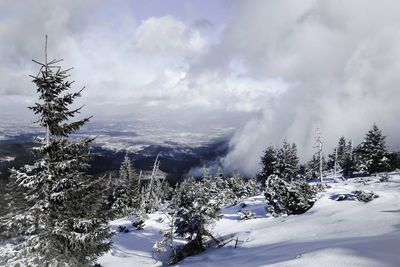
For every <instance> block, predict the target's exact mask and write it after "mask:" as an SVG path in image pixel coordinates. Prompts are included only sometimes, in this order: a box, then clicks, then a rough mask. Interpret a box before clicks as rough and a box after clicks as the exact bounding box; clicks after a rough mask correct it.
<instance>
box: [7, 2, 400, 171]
mask: <svg viewBox="0 0 400 267" xmlns="http://www.w3.org/2000/svg"><path fill="white" fill-rule="evenodd" d="M45 34H48V35H49V57H50V58H64V59H65V61H64V63H63V66H64V67H66V68H67V67H71V66H73V67H74V68H75V69H74V70H73V72H72V77H73V79H74V80H76V86H77V89H78V87H79V86H83V85H85V86H86V88H87V89H86V90H85V93H84V97H83V98H82V102H83V103H85V104H86V112H88V113H90V114H93V115H94V116H95V118H98V119H99V120H100V119H103V118H108V119H110V118H112V119H116V120H118V119H122V118H124V119H125V118H132V119H135V118H144V117H145V118H148V119H149V120H151V119H162V120H177V121H178V122H179V123H180V125H181V126H182V125H183V127H184V126H185V125H187V127H188V128H190V130H191V131H193V130H195V129H196V127H199V128H201V129H206V128H207V127H214V128H215V127H218V125H221V126H223V127H233V128H235V129H237V132H236V134H235V136H234V137H233V139H232V141H231V146H232V147H231V148H232V151H231V152H230V154H229V155H228V156H227V158H226V159H225V165H226V166H227V167H231V168H239V169H242V170H243V171H244V172H247V173H254V171H255V169H256V168H257V167H258V165H257V164H258V158H259V156H260V155H261V153H262V150H264V149H265V147H266V146H268V145H269V144H276V145H277V144H280V143H281V142H282V140H283V139H284V138H286V139H287V140H289V141H294V142H296V143H297V144H298V146H299V150H300V152H301V153H302V154H303V155H307V156H309V155H311V153H312V150H313V143H314V133H315V129H316V128H317V127H320V128H321V131H322V134H323V137H324V138H325V140H326V144H327V148H332V147H333V146H334V145H335V144H336V142H337V139H338V137H340V136H341V135H344V136H346V137H348V138H351V139H353V140H355V142H359V141H360V140H361V138H362V136H364V134H365V132H366V131H367V130H368V129H369V128H370V127H371V125H372V124H373V123H374V122H376V123H377V124H378V126H379V127H380V128H382V129H383V130H384V133H385V134H386V135H388V142H389V144H390V145H391V146H392V147H397V148H398V147H399V144H400V138H399V136H400V127H399V119H398V118H399V111H400V88H399V86H400V1H397V0H393V1H385V0H381V1H372V0H371V1H365V0H351V1H347V0H346V1H344V0H343V1H338V0H334V1H333V0H332V1H329V0H324V1H316V0H304V1H296V0H293V1H268V0H265V1H217V0H210V1H204V0H201V1H183V0H182V1H177V0H174V1H172V0H158V1H155V0H146V1H128V0H126V1H122V0H120V1H80V0H68V1H67V0H66V1H54V0H41V1H33V0H32V1H15V0H9V1H8V0H1V1H0V55H1V61H0V112H1V115H2V116H0V118H3V119H4V118H16V119H17V120H18V118H20V117H23V116H25V115H26V114H29V111H28V110H27V109H26V106H28V105H31V104H32V103H34V101H36V99H37V95H36V92H35V88H34V86H33V84H32V83H31V81H30V78H29V77H28V74H35V73H36V72H37V66H35V64H33V63H32V62H31V59H32V58H33V59H38V60H41V59H43V46H44V36H45ZM176 123H177V122H176V121H174V122H172V121H171V127H175V125H176ZM328 152H330V151H328Z"/></svg>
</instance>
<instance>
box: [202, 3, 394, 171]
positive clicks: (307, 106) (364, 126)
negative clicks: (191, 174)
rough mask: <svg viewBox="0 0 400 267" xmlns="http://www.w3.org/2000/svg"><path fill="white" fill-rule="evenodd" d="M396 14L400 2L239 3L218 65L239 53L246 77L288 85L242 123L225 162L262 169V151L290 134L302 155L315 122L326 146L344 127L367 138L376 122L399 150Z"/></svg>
mask: <svg viewBox="0 0 400 267" xmlns="http://www.w3.org/2000/svg"><path fill="white" fill-rule="evenodd" d="M399 14H400V2H398V1H249V2H247V1H246V2H240V3H239V4H238V6H237V8H236V14H235V17H234V19H233V20H232V23H230V24H229V25H228V26H227V28H226V30H225V32H224V36H223V38H222V41H221V43H220V44H219V45H218V46H216V47H215V48H214V50H213V51H212V52H211V53H210V55H209V57H210V61H212V58H214V56H215V55H218V58H219V60H218V62H215V61H214V62H213V63H214V65H213V66H214V67H215V69H217V70H221V69H225V68H226V67H227V66H228V65H229V63H230V62H231V61H232V60H240V61H241V62H242V64H243V66H245V68H246V69H247V71H248V75H251V76H252V77H280V78H282V79H283V80H284V81H285V82H287V83H288V84H290V85H291V86H290V88H289V89H288V90H286V91H285V92H284V93H283V94H281V95H279V96H278V97H276V98H275V99H274V101H273V103H268V102H266V103H265V105H263V106H261V107H260V108H261V109H262V110H263V112H262V115H261V116H259V117H256V118H254V119H252V120H251V121H249V122H248V123H247V124H246V125H245V126H244V127H243V128H242V129H241V130H238V131H237V133H236V134H235V136H234V137H233V139H232V140H231V152H230V153H229V154H228V156H227V157H226V158H225V159H224V160H223V164H224V167H225V169H227V170H230V169H239V170H242V171H243V172H244V173H245V174H248V175H251V174H254V173H256V172H257V171H258V168H259V166H258V164H259V157H260V156H261V154H262V151H263V150H264V149H265V148H266V147H267V146H268V145H270V144H272V145H277V144H281V142H282V140H283V139H284V138H286V139H287V140H289V141H291V142H296V143H297V144H298V147H299V151H300V154H301V157H302V159H303V160H305V159H307V158H308V157H310V156H311V155H312V153H313V150H314V149H313V145H314V138H315V130H316V128H317V127H319V128H320V129H321V132H322V136H323V138H324V140H325V143H326V149H325V151H326V152H328V153H331V149H332V148H333V146H334V145H336V143H337V139H338V138H339V137H340V136H341V135H344V136H346V137H347V138H351V139H353V140H354V142H355V143H358V142H359V141H361V139H362V137H363V136H364V134H365V132H366V131H367V130H368V129H369V128H370V127H371V125H372V124H373V123H374V122H376V123H377V124H378V126H379V127H381V128H382V129H383V131H384V133H385V134H386V135H387V136H388V137H387V141H388V143H389V145H390V146H391V147H392V148H399V146H398V145H399V144H400V126H399V120H398V118H399V111H400V75H399V73H400V45H399V44H400V16H399ZM204 64H207V63H204Z"/></svg>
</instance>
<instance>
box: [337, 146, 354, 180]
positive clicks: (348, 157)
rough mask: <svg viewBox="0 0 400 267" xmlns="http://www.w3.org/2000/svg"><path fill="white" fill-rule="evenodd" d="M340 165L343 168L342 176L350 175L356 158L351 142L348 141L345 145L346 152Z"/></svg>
mask: <svg viewBox="0 0 400 267" xmlns="http://www.w3.org/2000/svg"><path fill="white" fill-rule="evenodd" d="M340 167H341V168H342V170H343V175H344V176H349V177H352V176H353V173H354V172H355V171H356V170H357V169H356V160H355V155H354V151H353V143H352V142H351V141H349V142H348V143H347V146H346V152H345V154H344V156H343V160H342V162H341V165H340Z"/></svg>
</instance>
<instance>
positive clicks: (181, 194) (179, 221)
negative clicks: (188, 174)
mask: <svg viewBox="0 0 400 267" xmlns="http://www.w3.org/2000/svg"><path fill="white" fill-rule="evenodd" d="M171 208H174V209H175V210H176V218H175V221H174V225H175V233H176V234H177V235H178V236H179V237H185V238H186V239H187V240H188V243H187V244H186V245H185V247H184V252H185V254H187V255H193V254H196V253H199V252H201V251H204V250H205V241H206V239H205V238H211V239H212V240H213V241H215V242H216V243H218V240H217V239H216V238H215V237H214V236H213V234H212V233H211V232H210V230H209V229H208V228H209V226H210V225H211V224H213V223H214V222H215V221H216V220H219V219H220V218H221V215H220V207H219V204H218V203H217V202H215V201H212V200H211V199H210V197H209V194H208V193H207V188H205V187H204V186H203V184H202V183H196V181H195V180H194V179H193V178H190V179H186V180H185V181H183V182H182V183H181V185H180V186H179V189H178V190H177V191H176V194H175V196H174V197H173V199H172V201H171Z"/></svg>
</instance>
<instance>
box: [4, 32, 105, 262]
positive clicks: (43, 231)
mask: <svg viewBox="0 0 400 267" xmlns="http://www.w3.org/2000/svg"><path fill="white" fill-rule="evenodd" d="M45 52H46V53H45V54H46V55H45V62H44V63H40V62H36V61H35V62H36V63H38V64H39V65H40V71H39V73H38V74H37V75H36V76H32V78H33V83H34V84H35V85H36V87H37V93H38V94H39V102H38V103H36V104H35V105H34V106H33V107H30V109H31V110H33V112H34V113H35V114H36V115H38V116H39V119H38V121H37V123H38V124H39V125H41V126H43V127H44V128H45V129H46V135H45V138H38V140H39V141H40V143H41V146H39V147H38V148H37V149H36V153H38V155H39V160H37V161H36V162H35V163H34V164H33V165H32V166H25V167H23V168H21V169H19V170H12V177H13V178H12V179H13V180H14V182H13V183H14V185H15V187H16V188H23V189H22V190H21V191H22V192H23V194H24V199H25V200H26V203H25V204H26V206H20V209H18V210H19V212H20V214H19V215H18V216H22V218H23V219H26V221H25V222H26V225H27V226H29V227H28V229H25V227H23V228H21V230H22V232H21V233H19V234H21V236H22V237H23V239H24V242H23V243H22V244H20V247H18V249H19V252H18V255H17V256H16V257H19V258H22V259H20V260H21V261H22V263H23V264H25V265H27V266H87V265H89V264H91V263H93V262H95V261H96V259H97V258H98V257H99V256H100V255H102V254H103V253H105V252H106V251H108V250H109V248H110V245H111V243H110V242H109V241H107V239H108V238H109V237H110V236H111V232H110V229H109V226H108V224H107V217H108V215H107V214H106V213H105V212H104V211H101V206H102V203H103V196H104V195H105V194H104V190H105V189H104V187H103V184H104V181H103V179H94V178H92V177H90V176H88V175H87V174H85V172H84V171H85V169H87V168H88V167H89V160H90V154H89V153H88V152H87V150H88V146H89V144H90V143H91V142H92V141H93V138H84V139H81V140H76V141H73V140H72V139H71V138H69V136H70V135H71V134H73V133H75V132H76V131H77V130H79V129H80V128H81V127H82V126H83V125H84V124H85V123H86V122H88V121H89V118H84V119H81V120H77V121H73V122H70V119H72V118H73V117H74V116H75V115H77V114H78V113H80V111H81V107H80V108H76V109H71V105H72V104H73V102H74V100H75V99H76V98H77V97H80V96H81V91H82V90H83V89H82V90H80V91H78V92H74V93H70V92H68V91H69V90H70V89H71V85H72V83H73V82H71V81H68V77H69V75H68V70H61V68H60V67H59V66H57V64H58V63H59V62H60V61H61V60H52V61H50V62H48V61H47V37H46V49H45ZM21 191H20V192H21ZM14 215H15V214H14ZM15 216H16V215H15Z"/></svg>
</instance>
